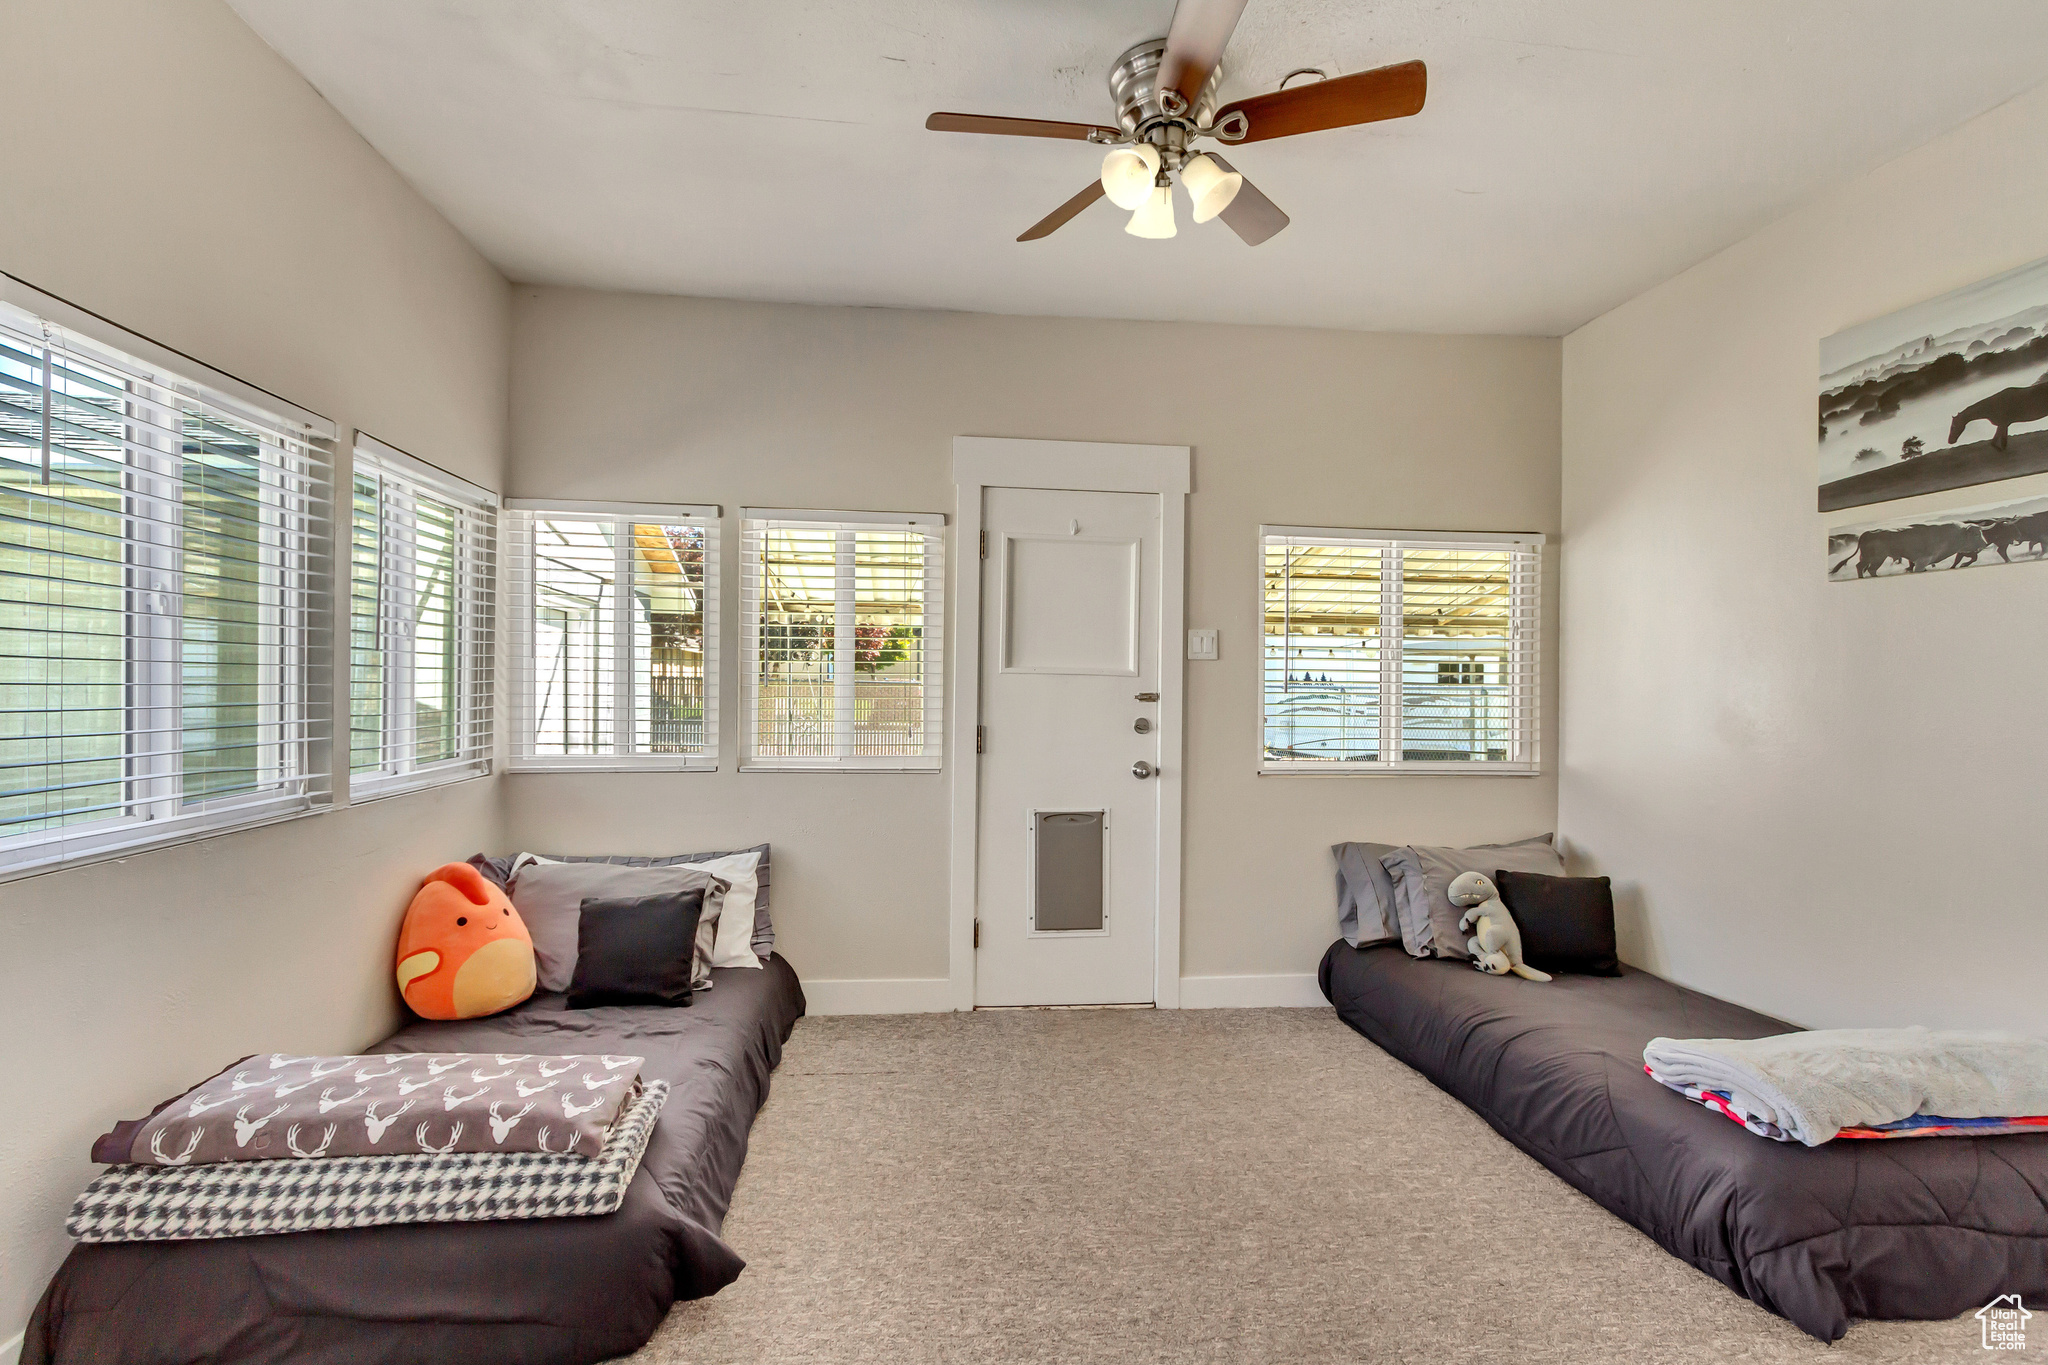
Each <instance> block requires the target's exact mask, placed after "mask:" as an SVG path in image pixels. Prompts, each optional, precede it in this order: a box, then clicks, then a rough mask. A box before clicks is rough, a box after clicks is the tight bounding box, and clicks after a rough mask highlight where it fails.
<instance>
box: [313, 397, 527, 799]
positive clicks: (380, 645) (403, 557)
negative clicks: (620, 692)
mask: <svg viewBox="0 0 2048 1365" xmlns="http://www.w3.org/2000/svg"><path fill="white" fill-rule="evenodd" d="M353 444H354V454H355V462H354V464H353V465H352V466H351V468H350V470H349V482H348V488H349V496H348V513H347V515H346V516H345V517H341V516H338V517H336V519H335V520H336V525H337V532H338V534H337V541H345V542H346V543H347V544H348V545H349V546H350V554H349V556H348V572H347V574H346V575H342V574H339V573H337V575H336V589H337V594H336V595H337V596H341V597H345V598H346V600H347V602H348V608H349V610H348V613H347V614H348V626H347V629H348V641H349V647H348V654H349V663H348V667H349V707H348V726H347V733H346V735H345V736H338V739H339V741H340V742H338V743H337V744H336V745H335V750H336V752H337V754H338V755H339V766H341V767H344V768H346V769H347V771H348V791H349V803H350V804H351V805H355V804H359V803H361V802H364V801H376V800H381V799H382V798H384V797H387V796H401V795H404V794H405V793H407V792H414V791H423V790H425V789H426V788H429V787H439V786H445V785H446V784H448V783H450V782H466V781H469V780H470V779H472V778H478V777H488V776H490V774H491V768H492V760H493V757H494V754H495V750H496V744H497V726H496V714H495V713H496V707H495V706H494V705H493V704H492V692H493V689H494V687H495V685H496V668H495V661H496V659H495V651H496V637H497V544H498V495H497V494H496V493H493V492H491V491H490V490H489V489H487V488H482V487H479V486H478V485H476V484H473V483H471V482H470V481H469V480H467V479H464V478H460V477H458V476H456V475H454V474H450V473H449V472H448V471H447V470H445V469H441V468H438V467H437V466H434V465H431V464H428V463H427V462H426V461H425V460H421V459H419V458H417V457H415V456H412V455H408V454H406V453H405V452H404V451H402V450H399V449H398V448H397V447H395V446H391V445H387V444H385V443H384V442H383V441H380V440H378V439H377V438H376V437H374V436H372V435H370V434H369V433H368V432H366V431H358V432H356V433H355V441H354V443H353ZM366 458H367V460H368V462H369V463H370V464H371V466H372V467H374V468H375V469H376V470H378V471H379V473H380V474H382V475H389V476H390V477H391V478H392V480H393V481H394V482H395V483H396V484H397V485H398V487H399V489H400V490H401V493H400V497H401V498H402V499H404V500H408V501H415V502H416V500H417V498H418V497H419V496H420V495H421V494H423V493H424V494H427V495H429V496H430V497H432V498H434V499H435V500H437V501H441V502H446V503H450V504H454V505H456V506H457V507H458V509H459V511H460V513H461V516H462V519H463V522H464V524H465V525H466V526H467V525H474V524H477V523H481V529H482V532H483V534H482V535H481V536H479V537H474V538H473V537H471V536H470V535H467V534H465V535H463V536H462V538H461V539H462V545H461V550H460V552H459V553H458V555H457V563H456V564H455V566H454V569H455V573H454V578H453V581H452V582H451V584H450V588H449V606H450V610H451V614H452V615H453V616H454V617H455V620H454V622H453V624H452V626H451V629H452V632H453V634H454V635H455V638H456V646H455V658H456V676H455V689H454V690H455V696H456V698H457V703H458V706H459V708H460V710H459V712H458V715H457V716H456V719H455V734H456V735H457V736H458V737H460V738H461V739H463V740H464V741H466V750H467V751H466V752H464V753H462V754H459V755H457V756H456V757H453V758H444V759H439V760H436V761H434V762H432V763H428V764H425V765H422V764H419V763H418V762H417V761H416V759H415V754H414V752H413V744H414V743H415V741H416V738H417V736H416V734H415V732H414V727H411V726H407V725H405V724H403V723H402V721H401V715H402V708H396V707H393V706H392V705H391V699H392V698H393V697H394V696H399V695H405V694H409V693H410V691H411V684H412V680H413V677H414V672H413V670H414V668H415V666H416V659H415V655H414V651H413V649H412V648H411V634H410V632H409V631H407V630H403V629H402V628H401V625H402V623H401V619H400V618H401V616H402V615H403V614H404V613H405V612H408V611H409V610H410V608H411V607H412V606H413V605H414V604H413V603H412V602H409V601H401V602H399V603H398V604H397V605H398V607H399V608H400V610H399V611H396V612H394V611H389V610H386V609H385V603H384V600H383V591H384V589H385V587H386V586H387V585H394V584H400V583H413V582H415V581H416V574H415V572H414V566H415V564H416V563H417V560H416V558H415V557H414V554H413V550H414V546H415V542H414V541H411V540H407V539H395V540H394V539H393V538H388V537H386V535H385V534H384V531H385V525H386V517H385V512H384V507H385V502H384V494H383V492H382V487H381V480H380V489H379V493H378V500H377V509H378V510H377V583H378V594H379V595H378V604H377V637H378V638H377V653H378V656H379V658H380V661H381V667H382V674H381V678H380V687H381V692H382V695H381V699H380V706H379V713H380V718H381V722H382V723H381V725H380V727H379V733H380V736H381V738H380V743H379V752H380V753H382V754H384V755H386V756H387V761H386V762H385V764H383V765H382V766H381V767H380V768H377V769H374V770H359V769H357V768H356V766H355V735H356V729H355V605H356V597H355V559H354V553H353V549H354V544H355V516H356V512H355V481H356V478H357V477H358V476H359V474H360V473H361V470H362V467H363V464H364V462H365V459H366ZM336 501H337V503H338V502H339V501H340V500H339V498H337V500H336ZM414 511H415V515H416V513H417V509H416V507H415V509H414ZM343 523H346V527H347V529H346V531H345V532H342V531H340V527H341V525H342V524H343ZM414 526H415V534H417V531H416V527H417V521H416V520H415V522H414ZM340 559H341V557H340V556H338V555H337V556H336V561H337V565H338V564H339V562H340ZM394 559H395V560H396V561H399V562H393V561H394ZM344 577H345V578H346V581H347V584H348V586H347V590H346V592H342V591H340V589H341V582H342V580H343V578H344ZM400 591H401V592H402V591H403V590H402V589H401V590H400ZM401 636H403V637H404V638H403V640H401V639H400V637H401Z"/></svg>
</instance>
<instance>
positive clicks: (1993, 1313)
mask: <svg viewBox="0 0 2048 1365" xmlns="http://www.w3.org/2000/svg"><path fill="white" fill-rule="evenodd" d="M2033 1316H2034V1315H2033V1314H2032V1313H2029V1312H2028V1311H2027V1310H2026V1307H2025V1305H2023V1304H2022V1303H2021V1302H2020V1296H2019V1295H2017V1294H2000V1295H1999V1296H1998V1297H1997V1298H1995V1299H1993V1300H1992V1301H1991V1302H1989V1303H1987V1304H1985V1305H1984V1306H1983V1307H1982V1308H1980V1309H1978V1310H1977V1321H1978V1322H1981V1323H1983V1324H1984V1349H1985V1350H1987V1351H2024V1350H2026V1349H2027V1319H2028V1318H2031V1317H2033Z"/></svg>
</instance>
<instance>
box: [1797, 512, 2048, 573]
mask: <svg viewBox="0 0 2048 1365" xmlns="http://www.w3.org/2000/svg"><path fill="white" fill-rule="evenodd" d="M2043 558H2048V497H2043V498H2026V499H2023V500H2022V501H2019V502H2001V503H1994V504H1992V505H1990V506H1988V507H1963V508H1958V509H1956V510H1955V511H1944V512H1925V513H1922V514H1921V515H1919V516H1915V517H1897V518H1894V519H1892V520H1889V521H1880V522H1873V523H1871V524H1870V525H1868V526H1838V527H1836V528H1834V529H1833V530H1831V531H1829V532H1828V577H1829V579H1831V580H1833V581H1834V582H1838V583H1847V582H1852V581H1854V580H1855V579H1858V578H1889V577H1891V576H1892V575H1894V574H1902V573H1927V572H1928V571H1930V570H1934V569H1968V568H1974V567H1976V566H1978V565H1982V564H2018V563H2021V562H2022V561H2025V560H2030V559H2043Z"/></svg>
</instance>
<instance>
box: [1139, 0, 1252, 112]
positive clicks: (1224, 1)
mask: <svg viewBox="0 0 2048 1365" xmlns="http://www.w3.org/2000/svg"><path fill="white" fill-rule="evenodd" d="M1245 4H1246V0H1180V3H1179V4H1178V5H1175V6H1174V7H1173V26H1172V27H1171V28H1169V29H1167V30H1166V51H1165V53H1164V54H1163V55H1162V56H1161V57H1160V58H1159V84H1158V88H1159V89H1161V90H1178V91H1180V93H1181V94H1183V95H1185V96H1187V100H1188V103H1189V104H1191V105H1192V104H1193V103H1194V102H1195V96H1197V95H1199V94H1201V93H1202V87H1203V86H1204V85H1207V84H1208V83H1209V73H1210V72H1212V71H1214V70H1215V69H1216V64H1217V63H1218V62H1220V61H1222V60H1223V49H1224V48H1226V47H1228V46H1229V45H1230V35H1231V34H1232V33H1234V32H1236V30H1237V20H1238V16H1239V15H1241V14H1243V13H1244V7H1245Z"/></svg>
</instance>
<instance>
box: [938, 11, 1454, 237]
mask: <svg viewBox="0 0 2048 1365" xmlns="http://www.w3.org/2000/svg"><path fill="white" fill-rule="evenodd" d="M1247 3H1248V0H1180V3H1179V4H1178V5H1177V6H1175V8H1174V11H1173V23H1172V24H1171V26H1169V28H1168V29H1167V34H1166V36H1165V37H1164V38H1154V39H1151V40H1150V41H1148V42H1143V43H1139V44H1138V45H1137V46H1136V47H1134V48H1131V49H1130V50H1129V51H1128V52H1126V53H1124V55H1123V56H1121V57H1119V58H1117V62H1116V65H1115V66H1114V67H1112V68H1111V69H1110V73H1109V91H1110V95H1111V96H1112V97H1113V98H1114V99H1115V100H1116V117H1117V125H1118V126H1117V127H1114V128H1111V127H1108V126H1106V125H1103V124H1095V123H1061V122H1056V121H1053V120H1049V119H1031V118H1004V117H1001V116H999V115H989V114H933V115H932V116H931V117H930V118H928V119H926V120H925V121H924V126H925V127H927V128H929V129H931V130H932V131H934V132H940V133H1001V134H1005V135H1007V136H1010V137H1062V138H1072V139H1073V140H1075V141H1076V142H1093V143H1098V144H1104V145H1107V146H1108V147H1109V149H1110V151H1109V155H1107V156H1106V157H1104V158H1103V160H1102V175H1101V177H1100V178H1099V179H1097V180H1095V181H1094V182H1092V183H1091V184H1090V185H1089V186H1088V188H1086V189H1084V190H1082V191H1081V192H1080V193H1079V194H1077V195H1075V196H1074V197H1073V198H1072V199H1069V200H1068V201H1067V202H1066V203H1064V204H1062V205H1060V206H1059V207H1058V208H1056V209H1054V210H1053V211H1052V212H1051V213H1049V214H1047V215H1046V216H1045V217H1044V218H1042V219H1040V220H1039V221H1038V222H1037V223H1034V224H1033V225H1032V226H1031V227H1030V228H1028V229H1026V230H1025V232H1024V233H1023V235H1021V236H1019V237H1018V238H1017V240H1018V241H1020V242H1035V241H1037V240H1038V239H1039V238H1041V237H1050V236H1051V235H1052V234H1053V233H1054V232H1056V231H1058V230H1059V229H1060V228H1061V227H1063V226H1064V225H1065V224H1066V223H1067V222H1068V221H1069V220H1071V219H1072V218H1074V217H1075V216H1076V215H1078V214H1079V213H1080V212H1081V211H1082V210H1083V209H1085V208H1087V207H1088V206H1089V205H1090V204H1092V203H1094V202H1095V201H1096V200H1098V199H1101V198H1103V197H1105V196H1107V197H1108V199H1109V201H1110V202H1111V203H1113V204H1115V205H1116V206H1117V207H1118V208H1124V209H1130V210H1132V211H1133V212H1132V213H1131V221H1130V223H1129V224H1128V225H1127V226H1126V227H1125V228H1124V231H1125V232H1128V233H1130V234H1131V235H1132V236H1134V237H1171V236H1173V235H1174V222H1173V188H1172V186H1173V180H1172V177H1171V175H1170V174H1169V173H1170V172H1174V171H1178V172H1179V173H1180V181H1181V184H1182V186H1183V187H1185V188H1186V190H1187V192H1188V197H1189V198H1191V199H1192V200H1193V201H1194V206H1195V207H1194V219H1195V221H1196V222H1197V223H1206V222H1208V221H1209V220H1210V219H1212V218H1221V219H1222V220H1223V221H1224V223H1226V224H1227V225H1228V226H1229V227H1230V229H1231V231H1233V232H1235V233H1236V234H1237V235H1238V236H1239V237H1242V238H1243V239H1244V241H1245V244H1246V245H1248V246H1257V245H1258V244H1259V243H1260V242H1263V241H1265V240H1266V239H1267V238H1268V237H1271V236H1272V235H1273V234H1274V233H1276V232H1278V231H1280V229H1281V228H1284V227H1286V226H1287V223H1288V218H1287V215H1286V214H1284V213H1282V212H1281V211H1280V209H1279V207H1278V206H1277V205H1275V204H1274V203H1273V201H1272V200H1270V199H1268V198H1266V196H1265V195H1263V194H1261V193H1259V191H1258V187H1257V186H1255V185H1253V184H1252V183H1251V182H1250V181H1249V180H1246V179H1245V178H1244V176H1243V174H1242V173H1240V172H1239V171H1238V170H1237V169H1236V168H1234V167H1233V166H1232V165H1231V164H1230V163H1229V162H1228V161H1225V160H1224V159H1223V158H1222V157H1220V156H1218V155H1216V154H1215V153H1214V152H1203V151H1197V150H1195V149H1194V146H1193V144H1194V141H1195V139H1197V138H1204V137H1213V138H1215V139H1216V140H1217V141H1218V142H1222V143H1226V144H1230V145H1235V144H1237V143H1240V142H1263V141H1265V140H1266V139H1268V138H1276V137H1292V136H1294V135H1295V134H1296V133H1314V132H1320V131H1321V130H1323V129H1325V128H1346V127H1349V126H1351V125H1352V124H1355V123H1376V122H1378V121H1379V120H1381V119H1390V118H1407V117H1408V116H1409V115H1411V114H1416V113H1420V112H1421V110H1422V101H1423V96H1424V94H1425V92H1426V90H1427V87H1428V78H1427V73H1426V72H1425V70H1424V68H1423V65H1422V63H1421V62H1402V63H1400V64H1399V65H1396V66H1383V67H1380V68H1378V69H1377V70H1373V71H1360V72H1358V73H1356V74H1355V75H1350V76H1335V77H1331V78H1329V79H1326V80H1322V81H1318V82H1316V83H1315V84H1313V85H1303V86H1297V87H1296V88H1294V89H1292V90H1289V89H1286V88H1285V86H1286V82H1285V81H1283V82H1281V85H1282V88H1281V89H1279V90H1275V91H1273V92H1272V93H1271V94H1267V95H1254V96H1252V97H1251V98H1250V99H1245V100H1237V101H1234V102H1233V103H1230V104H1226V105H1224V106H1223V107H1222V108H1221V109H1218V108H1217V107H1216V92H1217V89H1218V88H1219V87H1220V86H1221V85H1222V84H1223V49H1224V48H1225V47H1226V46H1227V45H1228V44H1229V42H1230V35H1231V33H1232V32H1233V31H1234V30H1235V29H1236V28H1237V20H1238V16H1239V15H1241V14H1243V13H1244V8H1245V5H1246V4H1247ZM1293 74H1294V75H1301V74H1307V73H1304V72H1295V73H1293ZM1313 74H1320V73H1313Z"/></svg>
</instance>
